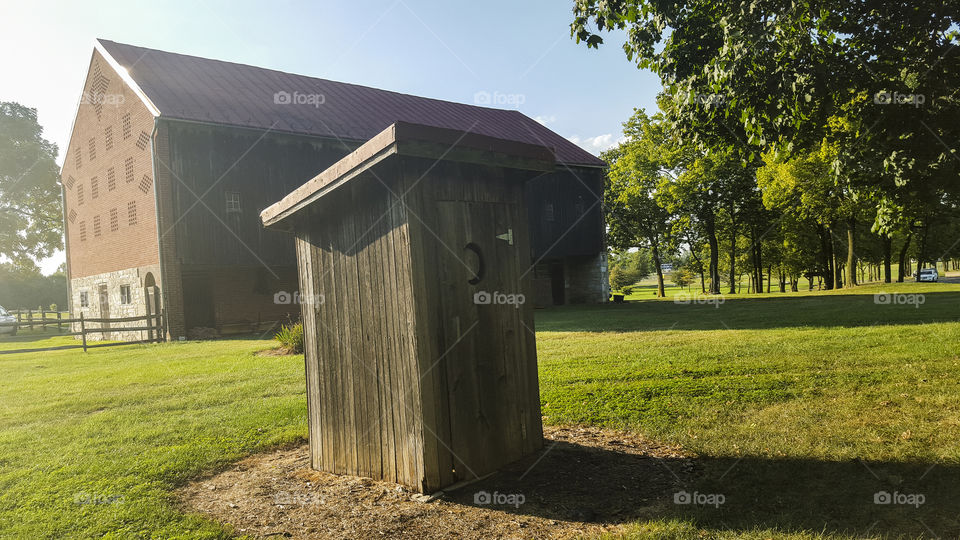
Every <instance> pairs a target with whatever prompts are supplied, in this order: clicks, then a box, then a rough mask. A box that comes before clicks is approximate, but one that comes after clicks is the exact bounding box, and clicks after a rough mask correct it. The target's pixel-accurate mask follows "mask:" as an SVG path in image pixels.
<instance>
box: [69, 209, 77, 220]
mask: <svg viewBox="0 0 960 540" xmlns="http://www.w3.org/2000/svg"><path fill="white" fill-rule="evenodd" d="M76 221H77V211H76V210H75V209H71V210H70V223H75V222H76Z"/></svg>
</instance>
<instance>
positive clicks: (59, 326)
mask: <svg viewBox="0 0 960 540" xmlns="http://www.w3.org/2000/svg"><path fill="white" fill-rule="evenodd" d="M62 321H63V316H62V314H61V313H60V309H59V308H57V333H58V334H62V333H63V322H62Z"/></svg>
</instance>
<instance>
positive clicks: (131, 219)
mask: <svg viewBox="0 0 960 540" xmlns="http://www.w3.org/2000/svg"><path fill="white" fill-rule="evenodd" d="M136 224H137V201H130V202H128V203H127V225H136Z"/></svg>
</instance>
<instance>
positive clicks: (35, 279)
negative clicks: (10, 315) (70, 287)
mask: <svg viewBox="0 0 960 540" xmlns="http://www.w3.org/2000/svg"><path fill="white" fill-rule="evenodd" d="M52 304H56V305H57V307H58V308H59V309H61V310H65V309H67V277H66V276H65V275H64V274H62V273H60V272H58V273H56V274H52V275H49V276H44V275H43V274H41V273H40V272H39V271H37V270H34V269H22V268H17V267H16V266H14V265H12V264H2V263H0V306H3V307H5V308H7V309H19V308H22V309H37V308H38V307H43V308H44V309H49V307H50V306H51V305H52Z"/></svg>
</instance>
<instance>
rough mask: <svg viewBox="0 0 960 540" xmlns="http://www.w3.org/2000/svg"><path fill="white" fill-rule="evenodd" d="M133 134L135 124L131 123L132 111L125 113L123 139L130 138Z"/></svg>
mask: <svg viewBox="0 0 960 540" xmlns="http://www.w3.org/2000/svg"><path fill="white" fill-rule="evenodd" d="M132 134H133V126H132V125H131V123H130V113H127V114H125V115H123V140H127V139H129V138H130V135H132Z"/></svg>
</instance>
